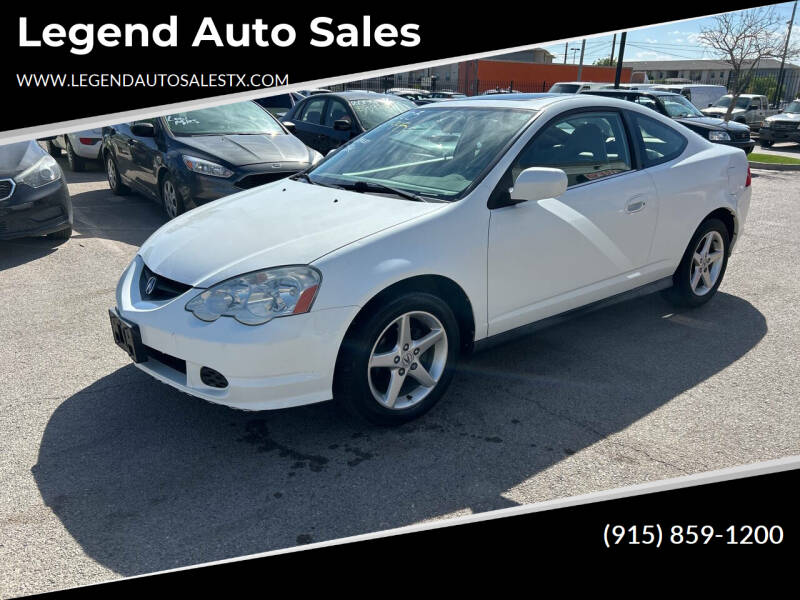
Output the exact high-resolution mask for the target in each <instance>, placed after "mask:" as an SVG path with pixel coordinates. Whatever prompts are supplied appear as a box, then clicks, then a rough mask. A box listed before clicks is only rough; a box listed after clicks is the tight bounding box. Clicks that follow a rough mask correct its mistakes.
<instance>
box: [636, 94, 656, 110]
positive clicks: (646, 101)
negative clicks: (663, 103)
mask: <svg viewBox="0 0 800 600" xmlns="http://www.w3.org/2000/svg"><path fill="white" fill-rule="evenodd" d="M635 102H636V104H641V105H642V106H646V107H647V108H652V109H653V110H655V111H658V106H656V101H655V100H653V99H652V98H649V97H647V96H638V97H637V98H636V100H635Z"/></svg>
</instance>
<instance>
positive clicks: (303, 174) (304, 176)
mask: <svg viewBox="0 0 800 600" xmlns="http://www.w3.org/2000/svg"><path fill="white" fill-rule="evenodd" d="M289 179H292V180H294V181H297V180H299V179H302V180H303V181H305V182H306V183H310V184H311V185H321V186H322V187H329V188H336V189H337V190H343V189H346V188H344V187H342V186H341V185H336V184H334V183H321V182H319V181H314V180H313V179H311V177H309V176H308V173H306V172H305V171H300V172H299V173H295V174H294V175H292V176H291V177H289Z"/></svg>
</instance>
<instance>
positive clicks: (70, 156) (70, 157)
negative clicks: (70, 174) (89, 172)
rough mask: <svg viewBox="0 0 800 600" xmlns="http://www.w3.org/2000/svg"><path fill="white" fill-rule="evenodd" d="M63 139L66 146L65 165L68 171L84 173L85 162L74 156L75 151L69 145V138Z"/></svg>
mask: <svg viewBox="0 0 800 600" xmlns="http://www.w3.org/2000/svg"><path fill="white" fill-rule="evenodd" d="M65 139H66V146H67V163H69V168H70V171H85V170H86V161H85V160H84V159H82V158H81V157H80V156H78V155H77V154H75V150H74V149H73V148H72V144H70V143H69V138H65Z"/></svg>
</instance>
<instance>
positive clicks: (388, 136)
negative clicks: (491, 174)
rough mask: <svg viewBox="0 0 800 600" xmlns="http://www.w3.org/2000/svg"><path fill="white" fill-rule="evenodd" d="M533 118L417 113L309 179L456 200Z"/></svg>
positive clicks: (479, 111)
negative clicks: (383, 187) (384, 188)
mask: <svg viewBox="0 0 800 600" xmlns="http://www.w3.org/2000/svg"><path fill="white" fill-rule="evenodd" d="M534 115H535V111H531V110H525V109H506V108H464V107H460V108H438V107H437V108H428V109H420V108H415V109H414V110H410V111H408V112H406V113H404V114H402V115H399V116H397V117H395V118H394V119H392V120H391V121H389V122H387V123H384V124H383V125H381V126H380V127H377V128H375V129H373V130H372V131H370V132H368V133H365V134H363V135H361V136H360V137H359V138H357V139H355V140H353V142H351V143H350V144H347V145H346V146H344V147H343V148H342V149H341V150H339V151H337V152H336V153H335V154H333V155H332V156H330V157H329V158H327V159H325V160H324V161H323V162H322V163H320V164H319V166H317V167H316V168H314V169H312V170H311V171H310V172H309V179H310V180H311V181H312V182H314V183H320V184H323V185H336V186H341V187H345V188H349V187H358V186H364V185H366V186H368V185H369V184H373V185H375V186H390V187H393V188H396V189H398V190H403V191H406V192H412V193H414V194H417V195H419V196H429V197H432V198H437V199H440V200H455V199H457V198H458V197H459V195H460V194H461V193H462V192H463V191H464V190H466V189H467V188H468V187H469V186H470V185H472V183H473V182H474V181H476V180H477V178H478V177H479V176H480V175H481V174H482V172H483V170H484V169H485V168H486V167H487V166H488V165H489V164H490V163H491V162H492V161H493V160H494V159H496V158H497V157H498V156H499V155H500V153H501V152H502V150H503V149H504V148H505V147H506V145H507V144H508V143H509V142H510V141H511V140H512V139H514V138H515V136H516V135H518V134H519V133H520V132H521V131H522V130H523V129H524V128H525V126H526V124H527V123H528V122H529V121H530V120H531V119H532V118H533V116H534Z"/></svg>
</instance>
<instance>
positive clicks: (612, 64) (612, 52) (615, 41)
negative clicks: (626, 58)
mask: <svg viewBox="0 0 800 600" xmlns="http://www.w3.org/2000/svg"><path fill="white" fill-rule="evenodd" d="M616 49H617V34H616V33H615V34H614V38H613V39H612V40H611V64H610V65H609V67H613V66H614V50H616Z"/></svg>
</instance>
